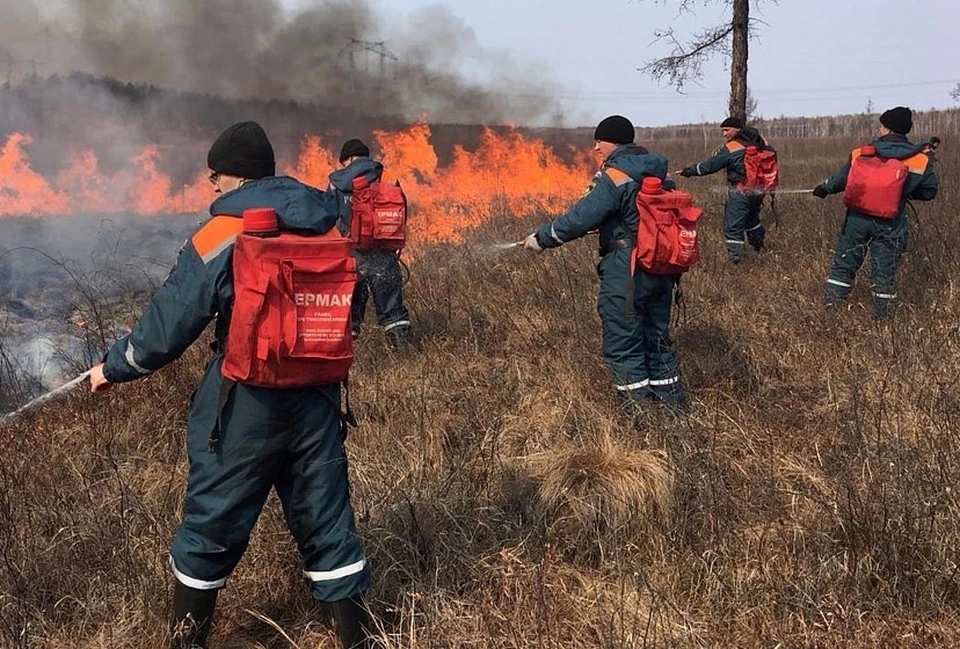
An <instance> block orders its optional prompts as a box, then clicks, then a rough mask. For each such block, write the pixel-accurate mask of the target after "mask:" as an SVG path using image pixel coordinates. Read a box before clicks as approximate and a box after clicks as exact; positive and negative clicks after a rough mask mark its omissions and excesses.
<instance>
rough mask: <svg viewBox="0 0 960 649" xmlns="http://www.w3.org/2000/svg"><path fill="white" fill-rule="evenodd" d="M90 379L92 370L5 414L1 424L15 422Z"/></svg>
mask: <svg viewBox="0 0 960 649" xmlns="http://www.w3.org/2000/svg"><path fill="white" fill-rule="evenodd" d="M88 378H90V370H87V371H86V372H84V373H83V374H81V375H80V376H78V377H77V378H75V379H73V380H72V381H69V382H67V383H64V384H63V385H61V386H60V387H59V388H54V389H53V390H50V391H49V392H47V393H46V394H41V395H40V396H39V397H37V398H36V399H34V400H33V401H30V402H28V403H26V404H24V405H22V406H20V407H19V408H17V409H16V410H14V411H13V412H8V413H7V414H5V415H3V416H2V417H0V424H2V423H7V422H10V421H13V420H14V419H16V418H17V417H18V416H20V415H21V414H23V413H25V412H27V411H28V410H31V409H33V408H36V407H37V406H39V405H40V404H42V403H46V402H47V401H50V400H51V399H54V398H56V397H58V396H60V395H61V394H65V393H66V392H69V391H70V390H72V389H73V388H75V387H77V386H78V385H80V384H81V383H83V382H84V381H86V380H87V379H88Z"/></svg>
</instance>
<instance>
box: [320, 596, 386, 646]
mask: <svg viewBox="0 0 960 649" xmlns="http://www.w3.org/2000/svg"><path fill="white" fill-rule="evenodd" d="M327 606H328V609H329V611H330V613H331V614H332V616H333V620H334V622H335V623H336V626H337V636H338V637H339V638H340V644H341V646H342V647H343V649H376V648H377V647H378V646H379V645H378V644H377V642H376V641H375V640H374V639H373V637H372V636H371V631H372V627H373V625H372V623H371V621H370V613H368V612H367V607H366V606H365V605H364V603H363V596H362V595H354V596H353V597H351V598H350V599H341V600H337V601H335V602H328V603H327Z"/></svg>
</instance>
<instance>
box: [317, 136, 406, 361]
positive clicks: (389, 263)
mask: <svg viewBox="0 0 960 649" xmlns="http://www.w3.org/2000/svg"><path fill="white" fill-rule="evenodd" d="M340 164H341V165H342V167H341V168H340V169H338V170H336V171H334V172H333V173H331V174H330V187H331V188H332V189H334V190H335V191H336V192H337V196H338V197H339V198H340V223H339V224H338V227H339V228H340V232H341V233H342V234H343V235H344V236H346V235H347V234H348V233H349V232H350V196H351V194H352V193H353V179H354V178H357V177H358V176H363V177H365V178H366V179H367V181H368V182H371V183H372V182H376V181H379V180H380V178H381V176H382V175H383V164H381V163H380V162H377V161H376V160H373V159H372V158H371V157H370V149H369V148H368V147H367V145H366V144H364V143H363V142H362V141H361V140H357V139H352V140H347V141H346V142H344V144H343V148H342V149H341V150H340ZM356 257H357V287H356V289H354V292H353V301H352V302H351V307H352V309H351V310H352V313H351V327H352V328H353V336H354V338H357V337H358V336H359V335H360V325H361V324H362V323H363V316H364V314H365V313H366V309H367V300H368V298H369V296H370V294H371V293H372V294H373V305H374V307H375V308H376V311H377V324H379V325H380V326H381V327H383V332H384V334H385V335H386V337H387V343H389V344H390V346H391V347H394V348H400V347H404V346H406V345H409V344H410V343H411V342H412V341H413V336H412V331H411V324H410V312H409V311H408V310H407V307H406V306H404V304H403V274H402V272H401V269H400V257H399V255H398V254H397V253H396V252H394V251H391V250H357V251H356Z"/></svg>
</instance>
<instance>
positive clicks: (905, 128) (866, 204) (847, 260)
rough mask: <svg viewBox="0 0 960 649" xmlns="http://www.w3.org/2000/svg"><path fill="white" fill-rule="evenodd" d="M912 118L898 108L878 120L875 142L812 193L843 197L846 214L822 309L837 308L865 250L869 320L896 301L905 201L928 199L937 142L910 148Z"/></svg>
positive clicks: (933, 188) (933, 193) (934, 190)
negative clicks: (870, 296)
mask: <svg viewBox="0 0 960 649" xmlns="http://www.w3.org/2000/svg"><path fill="white" fill-rule="evenodd" d="M912 128H913V113H912V112H911V111H910V109H909V108H906V107H904V106H897V107H896V108H891V109H890V110H888V111H886V112H884V113H883V114H882V115H880V127H879V131H878V132H879V137H878V138H877V139H876V140H874V141H873V142H872V143H871V144H870V145H868V146H863V147H858V148H856V149H854V150H853V152H852V153H851V154H850V157H849V158H848V159H847V161H846V163H845V164H844V165H843V166H842V167H841V168H840V169H839V170H837V172H836V173H835V174H833V175H832V176H830V178H828V179H827V180H825V181H823V183H821V184H820V185H818V186H817V187H815V188H814V189H813V195H814V196H816V197H818V198H826V197H827V196H828V195H830V194H837V193H840V192H843V202H844V204H845V205H846V206H847V213H846V215H845V217H844V220H843V227H842V228H841V229H840V238H839V240H838V241H837V247H836V249H835V250H834V255H833V263H832V265H831V266H830V274H829V277H828V278H827V281H826V284H824V301H825V304H826V306H827V307H828V308H829V307H835V306H839V305H840V304H841V303H842V302H843V301H844V300H845V299H846V297H847V296H848V295H850V292H851V291H852V290H853V280H854V278H855V277H856V275H857V271H858V270H859V269H860V266H861V265H862V264H863V260H864V258H865V257H866V254H867V251H868V250H869V251H870V279H871V282H872V293H873V317H874V318H876V319H878V320H879V319H883V318H886V317H887V316H889V315H890V314H891V312H892V310H893V306H894V301H895V300H896V297H897V266H898V265H899V262H900V257H901V256H902V255H903V251H904V248H905V247H906V245H907V230H908V227H907V214H906V205H907V201H908V200H911V199H914V200H919V201H929V200H933V199H934V198H935V197H936V195H937V188H938V182H937V176H936V173H935V172H934V169H933V152H932V149H935V148H936V145H937V144H938V143H939V141H938V142H931V143H923V144H913V143H911V142H910V140H908V139H907V133H909V132H910V130H911V129H912Z"/></svg>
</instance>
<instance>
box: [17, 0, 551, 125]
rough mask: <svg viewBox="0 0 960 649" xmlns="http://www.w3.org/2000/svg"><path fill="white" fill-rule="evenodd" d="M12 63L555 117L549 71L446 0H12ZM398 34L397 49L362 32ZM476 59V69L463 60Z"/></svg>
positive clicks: (233, 89)
mask: <svg viewBox="0 0 960 649" xmlns="http://www.w3.org/2000/svg"><path fill="white" fill-rule="evenodd" d="M7 5H8V6H6V7H5V17H4V21H3V24H2V25H0V67H2V65H3V64H4V63H6V64H7V65H6V67H7V75H8V76H16V72H17V71H19V72H20V73H21V74H25V73H27V72H30V71H32V70H33V69H34V68H36V70H37V71H38V73H40V74H44V75H46V74H53V73H57V74H61V75H63V74H69V73H70V72H73V71H76V70H81V71H84V72H89V73H92V74H95V75H104V76H110V77H113V78H116V79H121V80H124V81H133V82H140V83H151V84H156V85H158V86H163V87H167V88H170V89H174V90H184V91H191V92H201V93H209V94H219V95H223V96H225V97H230V98H250V97H256V98H260V99H277V100H295V101H298V102H315V103H318V104H322V105H333V106H341V107H344V108H352V109H357V110H363V111H365V112H367V113H374V114H385V115H386V114H389V115H398V116H402V117H405V118H407V119H416V118H420V117H426V118H427V119H429V120H430V121H433V122H444V121H445V122H486V123H497V122H521V123H532V122H543V121H545V120H547V119H552V118H553V115H552V113H554V112H556V105H555V103H554V102H551V101H550V100H549V94H550V93H549V92H548V91H547V88H548V82H546V81H534V79H537V78H539V77H542V72H539V71H536V70H534V69H533V66H532V65H530V66H529V69H528V68H525V67H524V66H521V65H518V64H517V62H516V61H507V60H504V56H505V55H502V54H497V53H491V52H487V51H485V50H484V49H483V48H482V47H481V46H480V45H479V43H478V41H477V38H476V35H475V34H474V32H473V31H472V30H471V29H470V28H469V27H467V26H466V25H465V23H464V22H463V20H461V19H459V18H457V17H456V16H454V15H453V14H451V13H450V11H449V10H447V9H444V8H442V7H431V8H427V9H423V10H420V11H418V12H416V13H414V14H412V15H411V16H409V17H408V18H406V19H404V20H402V21H388V20H386V19H384V18H383V17H381V16H377V15H374V13H373V10H372V9H371V7H370V6H369V5H368V4H367V3H366V2H364V1H363V0H360V1H359V2H349V3H348V2H337V1H333V2H324V3H321V4H319V5H318V6H315V7H312V8H308V9H302V10H296V11H293V10H287V9H284V7H283V6H282V5H281V4H280V2H279V1H278V0H169V1H167V2H162V3H157V2H145V1H144V0H44V2H40V0H32V1H27V2H24V3H7ZM383 40H386V48H387V50H388V53H389V54H391V55H395V56H396V60H394V59H393V58H391V57H390V56H387V57H385V58H383V59H381V57H380V55H379V54H378V53H377V52H376V51H369V50H368V49H365V48H364V46H363V44H361V43H357V42H356V41H364V42H371V41H383ZM460 70H472V71H473V72H474V74H473V77H474V79H473V80H467V79H464V78H463V77H462V76H461V75H460V73H459V71H460Z"/></svg>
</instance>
